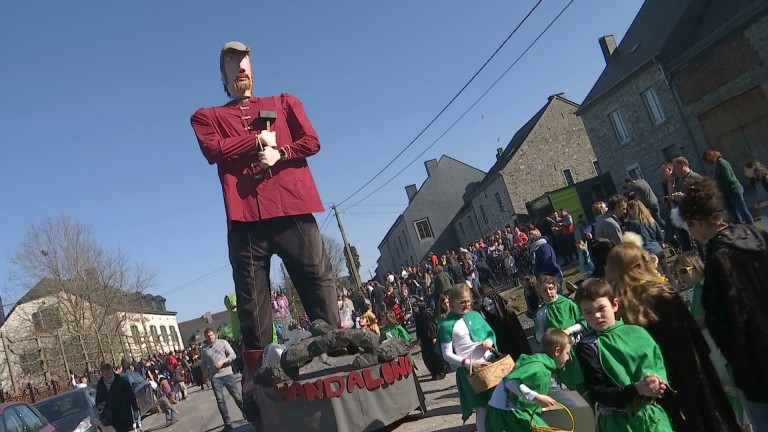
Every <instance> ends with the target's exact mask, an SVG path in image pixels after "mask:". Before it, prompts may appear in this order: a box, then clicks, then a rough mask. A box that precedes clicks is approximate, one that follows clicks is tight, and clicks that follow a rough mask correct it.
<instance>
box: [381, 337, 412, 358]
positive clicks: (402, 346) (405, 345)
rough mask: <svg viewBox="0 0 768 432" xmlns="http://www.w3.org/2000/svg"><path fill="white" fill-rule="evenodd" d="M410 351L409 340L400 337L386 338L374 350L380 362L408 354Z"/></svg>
mask: <svg viewBox="0 0 768 432" xmlns="http://www.w3.org/2000/svg"><path fill="white" fill-rule="evenodd" d="M410 352H411V343H410V342H408V341H406V340H403V339H400V338H393V339H387V340H385V341H384V342H382V343H381V345H379V348H378V349H377V350H376V356H377V357H378V359H379V362H380V363H386V362H388V361H392V360H394V359H396V358H398V357H402V356H404V355H406V354H409V353H410Z"/></svg>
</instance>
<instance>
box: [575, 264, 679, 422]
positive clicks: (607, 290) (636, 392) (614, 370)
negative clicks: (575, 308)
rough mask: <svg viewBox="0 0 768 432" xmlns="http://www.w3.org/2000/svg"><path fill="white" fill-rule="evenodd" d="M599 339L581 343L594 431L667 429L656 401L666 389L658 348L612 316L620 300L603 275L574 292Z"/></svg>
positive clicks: (648, 337) (579, 350) (643, 333)
mask: <svg viewBox="0 0 768 432" xmlns="http://www.w3.org/2000/svg"><path fill="white" fill-rule="evenodd" d="M576 302H578V304H579V307H580V308H581V310H582V312H583V313H584V316H585V317H586V320H587V323H589V326H590V327H591V328H592V329H594V330H595V331H596V332H597V338H596V339H595V338H591V339H590V338H588V337H585V338H584V339H582V341H581V342H580V343H579V346H578V348H577V350H576V351H577V355H578V356H579V360H580V364H581V367H582V368H583V372H584V378H585V381H586V383H587V386H588V388H589V391H590V394H591V395H592V397H593V398H594V399H595V401H596V402H597V404H596V411H597V414H598V417H597V431H598V432H671V431H672V423H671V421H670V419H669V416H668V415H667V413H666V411H664V408H663V407H662V406H661V405H660V404H658V403H656V398H658V397H660V396H661V395H662V394H663V393H664V391H665V390H666V375H667V373H666V368H665V367H664V359H663V358H662V356H661V350H660V349H659V346H658V345H657V344H656V342H655V341H654V340H653V338H652V337H651V335H650V334H648V332H647V331H646V330H645V329H644V328H642V327H640V326H634V325H625V324H624V323H623V322H622V321H621V320H618V321H617V320H616V312H617V311H618V309H619V300H618V299H617V298H616V296H615V295H614V294H613V289H612V288H611V286H610V285H609V284H608V283H607V282H605V281H604V280H602V279H588V280H587V281H586V282H584V284H583V285H582V286H581V288H580V289H579V291H577V292H576Z"/></svg>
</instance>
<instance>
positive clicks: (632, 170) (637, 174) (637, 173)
mask: <svg viewBox="0 0 768 432" xmlns="http://www.w3.org/2000/svg"><path fill="white" fill-rule="evenodd" d="M627 176H629V177H632V178H636V179H645V177H643V170H641V169H640V165H639V164H636V163H634V164H632V165H630V166H628V167H627Z"/></svg>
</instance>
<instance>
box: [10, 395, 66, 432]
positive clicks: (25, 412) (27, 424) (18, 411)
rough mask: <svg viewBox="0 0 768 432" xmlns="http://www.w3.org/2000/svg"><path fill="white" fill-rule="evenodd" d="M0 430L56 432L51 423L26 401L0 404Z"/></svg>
mask: <svg viewBox="0 0 768 432" xmlns="http://www.w3.org/2000/svg"><path fill="white" fill-rule="evenodd" d="M0 430H2V431H4V432H26V431H35V432H58V430H59V429H57V428H56V426H54V425H53V424H52V423H50V422H49V421H48V420H46V419H45V417H43V415H42V414H40V412H39V411H37V410H36V409H35V407H33V406H32V405H30V404H28V403H26V402H6V403H2V404H0Z"/></svg>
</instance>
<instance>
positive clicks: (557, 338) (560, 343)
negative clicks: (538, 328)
mask: <svg viewBox="0 0 768 432" xmlns="http://www.w3.org/2000/svg"><path fill="white" fill-rule="evenodd" d="M572 343H573V341H571V337H570V336H568V333H566V332H564V331H562V330H560V329H559V328H554V327H552V328H550V329H547V331H546V332H544V338H542V339H541V351H542V352H543V353H545V354H547V355H548V356H550V357H555V349H557V348H560V349H561V350H563V351H565V349H566V348H568V347H569V346H570V345H571V344H572Z"/></svg>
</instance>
